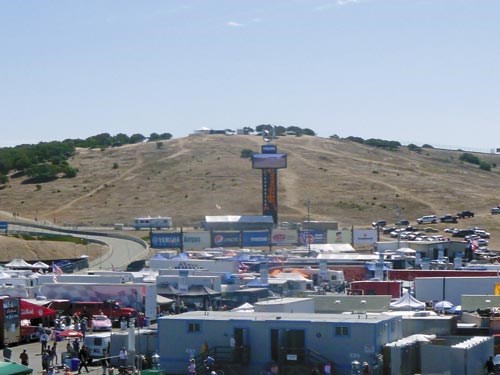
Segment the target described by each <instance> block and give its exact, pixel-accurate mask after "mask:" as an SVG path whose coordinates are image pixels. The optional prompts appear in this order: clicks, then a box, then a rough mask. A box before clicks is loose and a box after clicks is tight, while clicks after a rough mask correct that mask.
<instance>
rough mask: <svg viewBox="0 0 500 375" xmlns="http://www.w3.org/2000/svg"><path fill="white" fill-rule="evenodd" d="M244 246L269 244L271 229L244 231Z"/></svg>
mask: <svg viewBox="0 0 500 375" xmlns="http://www.w3.org/2000/svg"><path fill="white" fill-rule="evenodd" d="M243 246H245V247H246V246H248V247H252V246H269V231H267V230H259V231H245V232H243Z"/></svg>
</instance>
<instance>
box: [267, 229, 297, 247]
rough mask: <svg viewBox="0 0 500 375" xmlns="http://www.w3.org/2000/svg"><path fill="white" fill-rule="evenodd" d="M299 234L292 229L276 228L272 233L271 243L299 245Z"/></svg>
mask: <svg viewBox="0 0 500 375" xmlns="http://www.w3.org/2000/svg"><path fill="white" fill-rule="evenodd" d="M298 239H299V237H298V234H297V231H296V230H292V229H275V230H273V231H272V233H271V243H272V244H273V245H297V243H298Z"/></svg>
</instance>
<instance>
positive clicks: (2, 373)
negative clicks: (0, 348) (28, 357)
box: [0, 362, 33, 375]
mask: <svg viewBox="0 0 500 375" xmlns="http://www.w3.org/2000/svg"><path fill="white" fill-rule="evenodd" d="M32 372H33V369H31V368H29V367H27V366H23V365H20V364H19V363H15V362H0V375H15V374H31V373H32Z"/></svg>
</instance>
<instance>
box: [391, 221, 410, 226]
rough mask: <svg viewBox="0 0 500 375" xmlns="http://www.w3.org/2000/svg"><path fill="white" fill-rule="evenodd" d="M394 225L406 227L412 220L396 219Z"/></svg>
mask: <svg viewBox="0 0 500 375" xmlns="http://www.w3.org/2000/svg"><path fill="white" fill-rule="evenodd" d="M394 225H397V226H401V227H403V226H404V227H406V226H408V225H410V221H409V220H399V221H396V222H395V223H394Z"/></svg>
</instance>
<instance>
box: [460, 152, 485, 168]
mask: <svg viewBox="0 0 500 375" xmlns="http://www.w3.org/2000/svg"><path fill="white" fill-rule="evenodd" d="M458 160H460V161H463V162H466V163H470V164H475V165H478V166H479V168H480V169H482V170H483V171H491V164H490V163H488V162H485V161H484V160H481V159H479V158H478V157H477V156H476V155H472V154H471V153H468V152H464V153H463V154H461V155H460V156H459V157H458Z"/></svg>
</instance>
